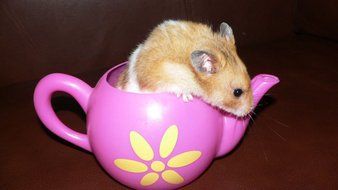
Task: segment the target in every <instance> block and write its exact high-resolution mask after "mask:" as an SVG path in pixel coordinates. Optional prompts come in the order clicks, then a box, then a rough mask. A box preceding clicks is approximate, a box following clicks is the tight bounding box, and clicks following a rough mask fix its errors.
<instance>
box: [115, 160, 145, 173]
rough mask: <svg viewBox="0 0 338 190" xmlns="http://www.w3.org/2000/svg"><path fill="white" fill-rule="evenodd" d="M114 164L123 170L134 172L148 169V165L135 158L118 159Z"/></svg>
mask: <svg viewBox="0 0 338 190" xmlns="http://www.w3.org/2000/svg"><path fill="white" fill-rule="evenodd" d="M114 164H115V165H116V166H117V167H118V168H120V169H121V170H124V171H127V172H132V173H142V172H145V171H147V170H148V167H147V166H146V165H145V164H143V163H141V162H138V161H135V160H128V159H116V160H115V161H114Z"/></svg>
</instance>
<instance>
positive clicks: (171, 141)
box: [34, 64, 279, 189]
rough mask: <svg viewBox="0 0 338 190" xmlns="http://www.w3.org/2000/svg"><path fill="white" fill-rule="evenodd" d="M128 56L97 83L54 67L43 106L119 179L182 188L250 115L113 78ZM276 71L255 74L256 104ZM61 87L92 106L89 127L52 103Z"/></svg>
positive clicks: (55, 125)
mask: <svg viewBox="0 0 338 190" xmlns="http://www.w3.org/2000/svg"><path fill="white" fill-rule="evenodd" d="M123 67H124V64H121V65H118V66H116V67H115V68H113V69H111V70H109V71H108V72H107V73H105V74H104V75H103V76H102V78H101V79H100V81H99V82H98V83H97V85H96V87H95V88H91V87H90V86H88V85H87V84H86V83H84V82H82V81H81V80H79V79H77V78H74V77H72V76H69V75H65V74H50V75H48V76H46V77H44V78H43V79H42V80H41V81H40V82H39V84H38V85H37V87H36V89H35V93H34V105H35V109H36V112H37V114H38V116H39V117H40V119H41V120H42V122H43V123H44V124H45V125H46V127H47V128H48V129H49V130H51V131H52V132H53V133H55V134H56V135H57V136H59V137H61V138H63V139H65V140H67V141H69V142H71V143H73V144H75V145H77V146H79V147H82V148H84V149H86V150H88V151H90V152H93V153H94V155H95V156H96V158H97V160H98V161H99V163H100V164H101V165H102V166H103V168H104V169H105V170H106V171H107V172H108V173H109V174H110V175H111V176H112V177H113V178H114V179H116V180H118V181H119V182H121V183H122V184H125V185H127V186H129V187H131V188H135V189H176V188H179V187H181V186H184V185H186V184H188V183H190V182H191V181H193V180H194V179H196V178H197V177H198V176H199V175H201V174H202V173H203V171H204V170H205V169H206V168H207V167H208V166H209V164H210V163H211V162H212V160H213V159H214V158H215V157H219V156H222V155H225V154H226V153H228V152H229V151H231V150H232V149H233V148H234V147H235V146H236V144H237V143H238V142H239V141H240V139H241V138H242V136H243V134H244V132H245V129H246V126H247V124H248V122H249V119H248V118H243V119H236V118H235V117H233V116H231V115H223V114H222V113H221V112H219V111H218V110H217V109H215V108H213V107H211V106H210V105H208V104H206V103H204V102H203V101H201V100H199V99H198V98H195V99H194V100H193V101H192V102H189V103H185V102H183V100H182V99H180V98H177V97H176V96H175V95H172V94H165V93H161V94H134V93H128V92H123V91H120V90H118V89H116V88H114V87H113V86H112V84H114V82H115V81H116V80H117V77H118V75H119V73H121V71H122V69H123ZM278 82H279V80H278V78H277V77H275V76H272V75H265V74H261V75H258V76H256V77H255V78H254V79H253V80H252V88H253V92H254V100H255V105H256V104H257V102H258V101H259V99H260V98H261V97H262V96H263V94H264V93H265V92H266V91H267V90H268V89H269V88H270V87H271V86H273V85H274V84H276V83H278ZM55 91H63V92H66V93H69V94H70V95H72V96H73V97H74V98H75V99H76V100H77V101H78V102H79V104H80V105H81V106H82V108H83V109H84V111H85V112H86V113H87V134H81V133H78V132H75V131H73V130H72V129H70V128H68V127H67V126H65V125H64V124H63V123H62V122H61V121H60V120H59V119H58V118H57V116H56V114H55V112H54V111H53V109H52V107H51V102H50V100H51V96H52V94H53V93H54V92H55Z"/></svg>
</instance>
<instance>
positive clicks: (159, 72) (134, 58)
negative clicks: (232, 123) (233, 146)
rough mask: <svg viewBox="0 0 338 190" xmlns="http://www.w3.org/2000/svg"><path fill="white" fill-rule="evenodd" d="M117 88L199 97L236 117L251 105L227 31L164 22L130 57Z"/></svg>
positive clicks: (186, 98) (226, 28)
mask: <svg viewBox="0 0 338 190" xmlns="http://www.w3.org/2000/svg"><path fill="white" fill-rule="evenodd" d="M117 87H118V88H119V89H123V90H126V91H129V92H169V93H175V94H176V95H177V96H182V98H183V100H184V101H190V100H192V99H193V96H192V95H194V96H197V97H201V99H203V100H204V101H206V102H208V103H209V104H211V105H213V106H216V107H218V108H220V109H222V110H225V111H227V112H230V113H232V114H234V115H236V116H245V115H247V114H248V113H249V112H250V111H251V109H252V106H253V97H252V90H251V87H250V77H249V75H248V73H247V70H246V67H245V65H244V64H243V62H242V61H241V59H240V58H239V57H238V55H237V52H236V46H235V39H234V36H233V32H232V29H231V27H230V26H229V25H228V24H226V23H222V24H221V26H220V31H219V32H213V31H212V29H211V28H210V27H209V26H207V25H204V24H201V23H195V22H190V21H174V20H168V21H165V22H163V23H161V24H160V25H158V26H157V27H156V28H155V29H154V30H153V31H152V32H151V33H150V35H149V37H148V39H147V40H146V41H145V42H144V43H142V44H140V45H139V46H138V47H137V48H136V50H135V51H134V52H133V53H132V54H131V56H130V58H129V63H128V67H127V69H126V70H125V71H124V72H123V73H122V74H121V76H120V77H119V80H118V82H117Z"/></svg>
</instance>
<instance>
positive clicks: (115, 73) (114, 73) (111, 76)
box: [106, 63, 126, 88]
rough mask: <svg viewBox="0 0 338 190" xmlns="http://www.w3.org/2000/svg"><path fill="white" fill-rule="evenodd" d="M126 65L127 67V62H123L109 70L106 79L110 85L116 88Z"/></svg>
mask: <svg viewBox="0 0 338 190" xmlns="http://www.w3.org/2000/svg"><path fill="white" fill-rule="evenodd" d="M125 67H126V64H125V63H122V64H119V65H117V66H116V67H114V68H113V69H111V70H110V71H109V72H108V74H107V78H106V80H107V82H108V84H109V85H110V86H112V87H113V88H116V87H115V85H116V82H117V80H118V78H119V76H120V74H121V73H122V72H123V70H124V68H125Z"/></svg>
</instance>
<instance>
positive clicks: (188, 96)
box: [182, 94, 194, 102]
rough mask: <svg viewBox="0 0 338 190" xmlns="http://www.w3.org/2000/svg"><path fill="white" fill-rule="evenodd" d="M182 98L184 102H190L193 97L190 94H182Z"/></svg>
mask: <svg viewBox="0 0 338 190" xmlns="http://www.w3.org/2000/svg"><path fill="white" fill-rule="evenodd" d="M182 99H183V101H184V102H190V101H191V100H193V99H194V97H193V96H192V95H191V94H182Z"/></svg>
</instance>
